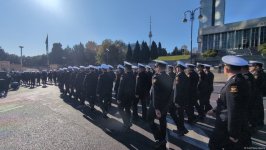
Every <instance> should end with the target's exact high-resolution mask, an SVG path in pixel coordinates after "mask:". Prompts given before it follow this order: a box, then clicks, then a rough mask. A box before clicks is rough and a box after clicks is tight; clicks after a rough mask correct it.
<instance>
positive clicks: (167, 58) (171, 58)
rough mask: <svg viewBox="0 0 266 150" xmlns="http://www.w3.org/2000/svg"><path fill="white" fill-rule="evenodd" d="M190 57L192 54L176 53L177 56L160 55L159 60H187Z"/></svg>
mask: <svg viewBox="0 0 266 150" xmlns="http://www.w3.org/2000/svg"><path fill="white" fill-rule="evenodd" d="M189 58H190V55H176V56H161V57H158V58H157V60H163V61H178V60H186V59H189Z"/></svg>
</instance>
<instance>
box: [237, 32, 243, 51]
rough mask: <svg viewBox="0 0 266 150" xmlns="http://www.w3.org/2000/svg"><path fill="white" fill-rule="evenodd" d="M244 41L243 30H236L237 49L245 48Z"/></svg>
mask: <svg viewBox="0 0 266 150" xmlns="http://www.w3.org/2000/svg"><path fill="white" fill-rule="evenodd" d="M242 41H243V30H239V31H236V48H237V49H242V48H243V45H242Z"/></svg>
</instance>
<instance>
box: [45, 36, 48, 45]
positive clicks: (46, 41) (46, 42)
mask: <svg viewBox="0 0 266 150" xmlns="http://www.w3.org/2000/svg"><path fill="white" fill-rule="evenodd" d="M45 44H46V47H47V48H48V34H47V37H46V40H45Z"/></svg>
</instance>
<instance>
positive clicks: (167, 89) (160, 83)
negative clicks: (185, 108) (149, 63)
mask: <svg viewBox="0 0 266 150" xmlns="http://www.w3.org/2000/svg"><path fill="white" fill-rule="evenodd" d="M166 65H167V63H166V62H164V61H159V60H158V61H156V65H155V67H156V74H155V75H154V76H153V81H152V82H153V83H152V90H151V91H152V93H151V97H152V102H151V103H150V107H149V110H148V115H147V120H148V123H149V125H150V128H151V130H152V134H153V136H154V138H155V140H156V144H155V148H156V149H166V143H167V141H166V139H165V138H166V128H167V127H166V115H167V112H168V108H169V103H170V101H171V99H170V97H171V94H172V90H173V83H172V80H171V78H170V76H169V75H168V74H167V73H166ZM156 118H157V119H159V122H160V128H158V127H157V125H156V124H155V123H154V120H155V119H156Z"/></svg>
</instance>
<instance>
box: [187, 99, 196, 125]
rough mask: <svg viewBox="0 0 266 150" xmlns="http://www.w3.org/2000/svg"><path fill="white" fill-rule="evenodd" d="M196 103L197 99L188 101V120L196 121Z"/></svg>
mask: <svg viewBox="0 0 266 150" xmlns="http://www.w3.org/2000/svg"><path fill="white" fill-rule="evenodd" d="M195 101H197V100H196V97H192V96H191V97H190V98H189V100H188V104H187V105H186V111H187V115H188V120H189V121H192V120H194V119H195V115H194V105H195Z"/></svg>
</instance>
